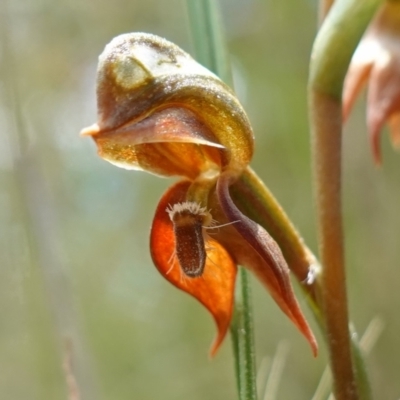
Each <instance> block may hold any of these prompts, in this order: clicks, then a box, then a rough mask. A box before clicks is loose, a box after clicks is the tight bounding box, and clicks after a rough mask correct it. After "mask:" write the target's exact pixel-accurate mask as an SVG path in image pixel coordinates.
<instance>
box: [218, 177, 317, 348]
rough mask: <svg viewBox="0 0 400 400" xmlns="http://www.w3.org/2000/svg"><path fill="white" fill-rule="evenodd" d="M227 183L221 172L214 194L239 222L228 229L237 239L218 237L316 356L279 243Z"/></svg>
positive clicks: (227, 213) (225, 210)
mask: <svg viewBox="0 0 400 400" xmlns="http://www.w3.org/2000/svg"><path fill="white" fill-rule="evenodd" d="M229 184H230V178H229V176H228V175H226V174H225V175H221V177H220V178H219V180H218V183H217V197H218V200H219V204H220V206H221V208H222V210H223V212H224V214H225V215H226V217H227V219H228V221H238V222H237V223H235V224H233V225H232V227H231V228H230V229H235V230H236V231H237V233H238V234H239V235H240V239H236V240H235V239H233V237H230V238H229V239H228V242H227V243H225V241H224V239H223V236H222V235H220V236H218V237H217V238H218V240H219V241H221V242H222V243H223V244H224V245H225V247H226V248H227V249H228V250H229V251H230V252H231V253H232V254H233V255H234V256H235V258H236V260H237V262H238V263H239V264H242V265H244V266H245V267H247V268H248V269H250V270H251V271H252V272H253V273H254V274H255V275H256V276H257V277H258V279H259V280H260V281H261V282H262V283H263V284H264V285H265V286H266V288H267V289H268V291H269V292H270V294H271V296H272V297H273V299H274V300H275V302H276V303H277V304H278V306H279V307H280V308H281V310H282V311H283V312H284V313H285V314H286V315H287V316H288V317H289V318H290V319H291V320H292V322H293V323H294V324H295V325H296V326H297V328H298V329H299V330H300V332H301V333H302V334H303V335H304V336H305V337H306V339H307V340H308V342H309V343H310V345H311V348H312V351H313V354H314V355H315V356H316V355H317V353H318V344H317V341H316V339H315V337H314V334H313V333H312V331H311V328H310V327H309V325H308V323H307V321H306V319H305V317H304V315H303V313H302V311H301V309H300V306H299V304H298V302H297V299H296V297H295V294H294V291H293V288H292V285H291V282H290V276H289V275H290V270H289V268H288V266H287V264H286V261H285V259H284V257H283V255H282V252H281V250H280V248H279V246H278V245H277V243H276V242H275V241H274V240H273V239H272V237H271V236H270V235H269V234H268V233H267V231H266V230H265V229H264V228H262V227H261V226H260V225H258V224H257V223H256V222H254V221H252V220H251V219H249V218H247V217H246V216H245V215H243V214H242V213H241V212H240V211H239V209H238V208H237V207H236V205H235V204H234V203H233V201H232V199H231V197H230V194H229Z"/></svg>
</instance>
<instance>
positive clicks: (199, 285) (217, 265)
mask: <svg viewBox="0 0 400 400" xmlns="http://www.w3.org/2000/svg"><path fill="white" fill-rule="evenodd" d="M189 186H190V182H186V181H185V182H179V183H177V184H175V185H174V186H172V187H171V188H170V189H169V190H168V191H167V192H166V193H165V194H164V196H163V197H162V199H161V201H160V202H159V204H158V206H157V210H156V214H155V217H154V220H153V226H152V229H151V236H150V248H151V256H152V258H153V261H154V264H155V265H156V267H157V269H158V270H159V272H160V273H161V275H163V276H164V278H165V279H167V280H168V281H169V282H171V283H172V284H173V285H174V286H176V287H177V288H179V289H181V290H183V291H184V292H186V293H188V294H190V295H191V296H193V297H194V298H196V299H197V300H198V301H200V303H202V304H203V305H204V306H205V307H206V308H207V309H208V311H209V312H210V313H211V314H212V316H213V317H214V320H215V322H216V324H217V328H218V334H217V337H216V339H215V340H214V343H213V345H212V347H211V355H214V354H215V353H216V352H217V350H218V348H219V346H220V345H221V343H222V341H223V339H224V337H225V335H226V333H227V331H228V328H229V325H230V321H231V317H232V309H233V296H234V287H235V279H236V270H237V268H236V265H235V263H234V262H233V260H232V258H231V256H230V255H229V254H228V252H227V251H226V250H225V249H224V248H223V247H222V246H221V244H219V243H218V242H217V241H215V240H213V239H212V238H210V237H207V238H206V252H207V258H206V263H205V268H204V273H203V274H202V276H200V277H196V278H189V277H187V276H185V275H184V274H183V272H182V271H181V269H180V266H179V263H178V260H177V258H176V256H175V254H174V253H175V237H174V232H173V225H172V222H171V220H170V218H169V216H168V212H167V211H166V210H167V208H169V207H170V206H171V205H173V204H176V203H181V202H184V201H185V195H186V192H187V189H188V188H189Z"/></svg>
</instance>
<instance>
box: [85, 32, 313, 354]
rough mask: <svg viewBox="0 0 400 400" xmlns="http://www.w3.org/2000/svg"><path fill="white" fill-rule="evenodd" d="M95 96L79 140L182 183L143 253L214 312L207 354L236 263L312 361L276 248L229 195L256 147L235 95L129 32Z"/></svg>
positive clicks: (229, 303)
mask: <svg viewBox="0 0 400 400" xmlns="http://www.w3.org/2000/svg"><path fill="white" fill-rule="evenodd" d="M97 99H98V122H97V124H94V125H93V126H91V127H89V128H86V129H84V130H83V131H82V135H84V136H87V135H89V136H91V137H92V138H93V139H94V141H95V142H96V144H97V147H98V153H99V155H100V156H101V157H102V158H103V159H105V160H107V161H109V162H111V163H112V164H114V165H117V166H119V167H122V168H126V169H134V170H143V171H147V172H150V173H153V174H156V175H159V176H163V177H170V176H179V177H180V178H181V180H180V181H179V182H177V183H175V184H174V185H173V186H172V187H170V188H169V189H168V190H167V192H166V193H165V194H164V195H163V197H162V198H161V200H160V202H159V204H158V206H157V209H156V212H155V217H154V220H153V225H152V229H151V236H150V250H151V255H152V258H153V261H154V264H155V266H156V267H157V269H158V271H159V272H160V273H161V275H162V276H163V277H164V278H165V279H167V280H168V281H169V282H171V283H172V284H173V285H175V286H176V287H178V288H179V289H181V290H183V291H185V292H187V293H188V294H190V295H192V296H193V297H195V298H196V299H197V300H198V301H199V302H200V303H202V304H203V305H204V307H205V308H206V309H207V310H208V311H209V312H210V313H211V314H212V316H213V318H214V320H215V322H216V325H217V329H218V334H217V337H216V339H215V341H214V343H213V345H212V349H211V354H215V352H216V351H217V349H218V348H219V346H220V344H221V343H222V341H223V339H224V337H225V335H226V333H227V330H228V328H229V325H230V321H231V318H232V309H233V299H234V288H235V280H236V272H237V265H243V266H244V267H246V268H248V269H249V270H250V271H252V272H253V273H254V274H255V276H256V277H257V278H258V279H259V280H260V281H261V282H262V284H263V285H264V286H265V287H266V288H267V290H268V291H269V293H270V294H271V296H272V298H273V299H274V300H275V302H276V303H277V305H278V306H279V307H280V309H281V310H282V311H283V312H284V313H285V314H286V315H287V316H288V317H289V318H290V319H291V320H292V322H293V323H294V324H295V326H296V327H297V328H298V329H299V330H300V332H301V333H302V334H303V335H304V336H305V337H306V339H307V340H308V341H309V343H310V345H311V347H312V350H313V353H314V354H316V353H317V343H316V340H315V338H314V335H313V333H312V331H311V329H310V328H309V326H308V324H307V322H306V320H305V318H304V316H303V314H302V312H301V310H300V307H299V304H298V302H297V300H296V297H295V295H294V292H293V289H292V285H291V281H290V271H289V268H288V266H287V263H286V261H285V258H284V257H283V255H282V252H281V250H280V248H279V246H278V245H277V243H276V242H275V241H274V240H273V239H272V237H271V236H270V235H269V234H268V232H267V231H266V230H265V229H264V228H263V227H261V226H260V225H259V224H257V223H256V222H254V221H253V220H251V219H250V218H248V217H247V216H246V215H245V214H244V213H243V212H241V211H240V210H239V208H238V207H237V206H236V204H235V202H234V201H233V200H232V198H231V194H230V189H231V188H234V187H235V182H237V181H238V179H239V178H240V176H241V175H242V174H243V173H244V171H249V167H248V165H249V163H250V160H251V158H252V155H253V148H254V138H253V132H252V128H251V125H250V122H249V120H248V118H247V116H246V113H245V112H244V110H243V108H242V106H241V105H240V103H239V101H238V100H237V98H236V96H235V95H234V93H233V91H232V90H231V89H230V88H229V87H228V86H226V85H225V84H224V83H223V82H222V81H221V80H220V79H219V78H218V77H217V76H215V75H214V74H213V73H211V72H210V71H208V70H207V69H206V68H204V67H202V66H201V65H200V64H198V63H197V62H196V61H195V60H193V59H192V58H191V57H190V56H189V55H188V54H186V53H185V52H184V51H182V50H181V49H180V48H179V47H177V46H176V45H174V44H173V43H171V42H168V41H166V40H165V39H162V38H159V37H157V36H154V35H150V34H145V33H133V34H125V35H121V36H118V37H116V38H115V39H113V40H112V41H111V43H110V44H108V45H107V46H106V48H105V50H104V52H103V53H102V54H101V56H100V58H99V66H98V78H97ZM239 188H240V187H239ZM236 191H237V190H236ZM237 195H238V194H237V193H236V194H235V196H237ZM243 196H244V198H245V199H246V198H247V197H246V194H245V193H243ZM248 201H249V202H250V203H251V198H250V197H248ZM249 206H250V207H251V204H249Z"/></svg>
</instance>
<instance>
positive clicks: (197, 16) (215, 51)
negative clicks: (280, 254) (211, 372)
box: [187, 0, 257, 400]
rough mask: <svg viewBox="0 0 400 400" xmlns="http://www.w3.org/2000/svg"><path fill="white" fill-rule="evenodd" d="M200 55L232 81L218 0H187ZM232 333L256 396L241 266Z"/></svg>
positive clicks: (241, 378)
mask: <svg viewBox="0 0 400 400" xmlns="http://www.w3.org/2000/svg"><path fill="white" fill-rule="evenodd" d="M187 7H188V14H189V22H190V28H191V31H192V36H193V41H194V47H195V53H196V57H197V59H198V61H199V62H201V63H202V64H203V65H205V66H206V67H207V68H209V69H210V70H212V71H213V72H215V73H216V74H217V75H218V76H219V77H220V78H221V79H222V80H223V81H224V82H226V83H227V84H231V74H230V67H229V62H228V57H227V54H226V48H225V46H224V41H223V38H222V33H221V24H220V22H219V14H218V12H217V5H216V2H215V0H196V1H194V0H188V1H187ZM239 275H240V279H239V280H238V289H239V290H237V296H236V299H235V311H234V317H233V321H232V324H231V337H232V344H233V355H234V361H235V371H236V380H237V385H238V391H239V398H240V400H256V398H257V391H256V368H255V350H254V333H253V316H252V308H251V302H250V285H249V277H248V272H247V271H246V270H245V269H243V268H240V272H239Z"/></svg>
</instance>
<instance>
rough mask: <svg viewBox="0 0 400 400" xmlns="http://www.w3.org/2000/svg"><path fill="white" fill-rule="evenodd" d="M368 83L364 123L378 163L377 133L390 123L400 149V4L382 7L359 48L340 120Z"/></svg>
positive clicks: (390, 2) (391, 3) (394, 142)
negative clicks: (365, 119)
mask: <svg viewBox="0 0 400 400" xmlns="http://www.w3.org/2000/svg"><path fill="white" fill-rule="evenodd" d="M367 81H368V83H369V87H368V97H367V124H368V130H369V137H370V142H371V147H372V153H373V156H374V161H375V163H377V164H380V163H381V151H380V144H379V142H380V133H381V131H382V128H383V126H384V124H385V123H386V122H387V123H388V124H389V128H390V132H391V138H392V143H393V145H394V146H395V147H400V3H399V2H396V1H387V2H385V4H384V5H383V6H382V8H381V9H380V11H379V12H378V14H377V15H376V17H375V18H374V20H373V21H372V23H371V24H370V26H369V28H368V29H367V31H366V33H365V35H364V37H363V38H362V40H361V42H360V44H359V45H358V47H357V49H356V52H355V53H354V55H353V58H352V60H351V63H350V67H349V70H348V72H347V76H346V79H345V83H344V90H343V117H344V120H346V119H347V118H348V115H349V114H350V111H351V109H352V107H353V104H354V102H355V100H356V98H357V96H358V94H359V92H360V91H361V89H362V87H363V86H364V84H366V82H367Z"/></svg>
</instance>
